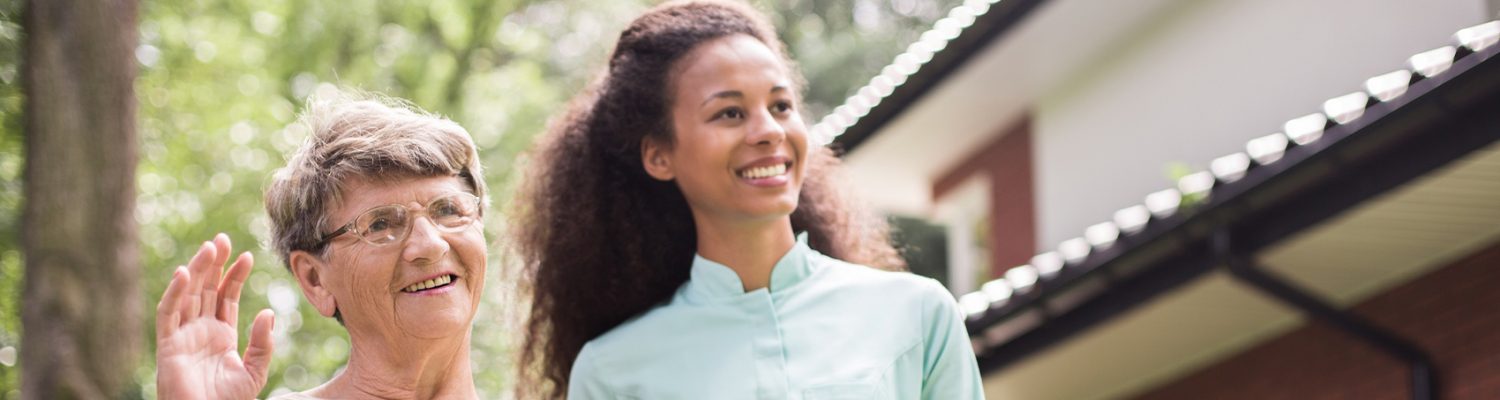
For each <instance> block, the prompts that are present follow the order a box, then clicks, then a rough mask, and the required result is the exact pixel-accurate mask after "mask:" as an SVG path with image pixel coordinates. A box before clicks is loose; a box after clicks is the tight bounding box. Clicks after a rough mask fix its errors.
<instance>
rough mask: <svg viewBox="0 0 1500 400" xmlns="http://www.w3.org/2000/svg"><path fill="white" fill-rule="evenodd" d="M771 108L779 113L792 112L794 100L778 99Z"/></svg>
mask: <svg viewBox="0 0 1500 400" xmlns="http://www.w3.org/2000/svg"><path fill="white" fill-rule="evenodd" d="M771 110H772V111H775V112H776V113H778V114H784V113H787V112H791V111H792V102H790V101H778V102H776V104H772V105H771Z"/></svg>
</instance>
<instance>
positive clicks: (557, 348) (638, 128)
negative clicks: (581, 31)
mask: <svg viewBox="0 0 1500 400" xmlns="http://www.w3.org/2000/svg"><path fill="white" fill-rule="evenodd" d="M732 35H748V36H751V37H754V38H755V39H757V40H759V41H760V42H761V43H763V44H765V45H766V46H767V47H769V48H771V49H772V51H774V52H775V53H776V54H778V55H779V56H780V58H781V59H782V61H783V62H784V63H785V65H786V66H787V69H788V71H789V73H791V74H792V75H793V76H794V79H796V80H797V85H798V86H799V87H798V90H799V91H800V89H801V88H800V86H801V79H802V78H801V76H800V74H798V73H797V72H796V68H795V66H794V65H793V64H792V62H791V60H790V59H789V58H787V56H786V51H785V49H784V48H783V45H782V43H781V41H780V39H779V38H777V36H776V33H775V30H774V29H772V27H771V25H770V24H769V23H767V22H766V21H765V19H764V17H763V16H762V15H761V14H760V13H759V12H757V11H755V10H754V9H752V8H750V7H748V6H745V5H743V4H738V3H729V2H719V1H691V2H673V3H668V4H663V5H660V6H657V7H655V8H653V9H651V10H649V11H647V12H646V13H645V14H643V15H641V16H640V17H639V18H636V19H635V21H633V22H631V24H630V26H629V27H628V28H626V29H625V31H624V32H622V33H621V34H620V39H619V42H618V43H617V44H616V46H615V50H614V53H613V54H612V55H611V57H610V60H609V68H608V70H607V71H606V72H605V73H604V74H603V75H602V76H601V77H600V78H599V79H598V80H597V81H595V82H594V84H593V85H591V86H590V87H589V89H587V90H586V91H584V92H583V93H582V94H580V95H579V96H577V97H576V98H575V99H574V100H573V102H572V103H571V104H570V106H569V108H568V110H567V111H566V113H565V114H562V115H561V116H560V118H558V119H555V120H553V121H552V124H551V126H550V129H549V130H548V132H547V134H546V135H545V136H544V138H543V139H542V140H541V142H539V144H538V147H537V148H536V149H534V150H533V152H534V153H533V154H532V155H531V157H532V160H531V162H530V166H529V171H528V175H527V182H525V183H524V184H523V186H522V188H521V191H520V194H519V196H520V197H519V199H518V200H517V207H518V208H517V209H516V210H515V211H516V217H517V219H516V225H515V229H516V231H515V239H516V242H515V243H514V244H515V245H516V247H517V250H518V252H519V253H520V254H519V256H520V259H521V260H522V269H521V271H522V273H523V275H524V276H523V277H522V282H524V283H523V288H524V290H525V294H526V295H529V296H530V298H531V302H530V316H529V320H528V322H527V323H526V325H525V329H526V336H525V341H524V343H523V345H522V349H521V353H520V363H519V365H518V370H519V371H520V374H521V376H520V381H521V384H520V385H518V386H519V387H520V388H521V389H519V391H518V393H517V394H518V395H520V396H521V397H526V398H531V397H539V398H561V397H564V396H566V391H567V386H568V375H569V372H570V371H571V370H572V367H573V361H574V359H575V358H576V357H577V356H578V353H579V352H580V351H581V350H582V348H583V345H584V344H585V343H587V342H588V341H590V340H593V339H594V338H596V337H598V336H600V335H602V334H604V333H605V332H608V331H609V330H610V329H613V328H615V327H616V326H618V325H620V324H621V323H623V322H625V321H626V320H627V319H630V318H631V317H635V316H637V315H641V314H642V313H645V312H646V311H647V310H650V309H651V308H652V307H654V306H656V305H659V304H662V303H663V302H665V301H667V300H668V299H670V298H671V296H672V293H673V292H674V291H675V290H676V289H677V288H678V287H679V286H681V285H682V284H683V283H684V282H687V279H688V271H689V269H690V267H691V265H692V260H693V255H694V254H695V252H696V251H697V238H696V232H695V230H694V226H693V216H692V212H691V211H690V210H689V208H688V203H687V200H686V199H685V198H684V197H683V194H682V192H681V191H680V190H679V189H678V187H677V185H676V184H675V183H673V182H663V181H658V180H656V179H653V178H652V177H651V176H649V175H647V173H646V171H645V169H644V168H643V167H642V164H641V141H642V140H644V138H645V137H647V136H648V135H650V136H651V137H652V138H653V139H656V140H666V142H665V143H672V135H673V133H672V129H671V128H672V125H671V116H670V115H669V109H670V103H671V100H672V99H671V98H670V96H669V84H670V82H669V80H670V79H671V78H672V77H671V71H673V68H672V67H673V65H674V63H675V62H677V60H678V59H680V58H682V57H683V56H684V55H686V54H687V53H688V52H690V51H692V50H693V49H694V48H695V47H696V46H698V45H699V44H701V43H704V42H707V41H710V40H713V39H717V38H722V37H727V36H732ZM805 162H807V168H808V173H807V176H806V178H804V179H805V181H804V183H803V188H802V191H801V194H800V196H799V199H798V206H797V208H796V210H795V211H794V212H793V213H792V216H791V220H792V227H793V229H794V230H795V231H805V232H807V234H808V244H809V246H811V247H812V248H814V249H817V250H818V251H820V252H823V253H825V254H828V255H829V256H832V257H835V258H839V259H842V260H846V261H850V262H854V263H858V264H864V265H869V266H873V267H877V268H883V269H893V270H899V269H903V268H904V262H903V261H902V260H901V258H900V257H899V255H898V254H897V252H896V250H895V249H894V248H893V247H892V246H891V244H890V240H889V227H888V224H887V223H886V222H885V220H884V219H882V218H880V217H878V216H876V215H874V214H872V213H869V212H867V211H866V210H864V209H862V208H859V207H856V206H855V204H853V203H852V202H851V201H849V200H850V198H849V197H848V196H846V195H845V192H844V190H842V189H841V188H839V187H838V185H836V183H837V182H838V176H837V169H838V167H839V163H840V162H839V159H838V158H837V157H836V156H835V155H834V154H833V152H832V151H831V150H829V149H827V148H823V147H816V148H814V149H811V150H810V151H809V154H808V159H807V160H806V161H805Z"/></svg>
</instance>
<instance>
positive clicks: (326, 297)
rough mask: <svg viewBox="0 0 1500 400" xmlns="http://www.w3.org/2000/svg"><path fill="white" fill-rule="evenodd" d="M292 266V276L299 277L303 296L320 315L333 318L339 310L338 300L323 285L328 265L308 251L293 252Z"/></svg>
mask: <svg viewBox="0 0 1500 400" xmlns="http://www.w3.org/2000/svg"><path fill="white" fill-rule="evenodd" d="M288 261H289V262H290V264H291V265H292V275H294V276H296V277H297V284H298V285H300V286H302V295H303V296H305V297H307V301H308V302H309V303H312V305H313V308H316V309H318V314H321V315H323V316H325V317H332V316H333V313H334V312H335V311H338V309H339V303H338V300H336V299H334V298H333V292H330V291H328V287H327V286H325V285H324V284H323V271H324V270H325V269H326V267H327V266H328V264H326V263H324V262H323V260H322V259H319V258H318V257H316V256H314V255H312V254H311V253H308V252H306V251H301V250H298V251H293V252H292V254H291V256H290V257H289V260H288Z"/></svg>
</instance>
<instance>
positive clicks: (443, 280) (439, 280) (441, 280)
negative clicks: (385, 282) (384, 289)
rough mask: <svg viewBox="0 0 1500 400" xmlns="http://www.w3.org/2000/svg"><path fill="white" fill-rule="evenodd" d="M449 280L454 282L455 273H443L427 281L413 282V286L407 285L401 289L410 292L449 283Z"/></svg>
mask: <svg viewBox="0 0 1500 400" xmlns="http://www.w3.org/2000/svg"><path fill="white" fill-rule="evenodd" d="M449 282H453V275H443V276H439V277H436V278H432V279H428V280H425V281H421V282H417V283H413V284H412V285H411V286H407V287H406V288H405V289H401V291H403V292H408V293H410V292H415V291H419V290H426V289H431V288H435V287H438V286H443V285H447V284H448V283H449Z"/></svg>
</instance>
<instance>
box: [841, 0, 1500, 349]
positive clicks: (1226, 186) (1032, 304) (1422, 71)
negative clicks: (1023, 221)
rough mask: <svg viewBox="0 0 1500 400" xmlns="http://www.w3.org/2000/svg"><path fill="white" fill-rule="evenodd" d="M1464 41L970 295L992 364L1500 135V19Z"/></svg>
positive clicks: (974, 332) (975, 328) (979, 338)
mask: <svg viewBox="0 0 1500 400" xmlns="http://www.w3.org/2000/svg"><path fill="white" fill-rule="evenodd" d="M966 4H967V3H966ZM976 24H977V23H976ZM1453 38H1454V42H1455V43H1454V44H1452V45H1450V46H1444V47H1440V48H1438V49H1434V50H1432V51H1427V52H1423V53H1420V54H1417V55H1415V56H1412V57H1411V58H1410V59H1408V63H1407V68H1406V69H1402V70H1398V71H1394V72H1391V73H1388V74H1383V75H1380V76H1377V77H1374V78H1371V79H1369V80H1367V81H1366V85H1365V90H1364V91H1362V92H1356V93H1349V94H1346V95H1342V96H1338V97H1335V98H1332V99H1330V100H1328V101H1327V102H1325V103H1324V107H1323V110H1321V112H1318V113H1312V114H1308V115H1305V116H1302V117H1298V118H1294V119H1291V120H1289V121H1287V122H1286V123H1285V124H1283V125H1282V128H1283V129H1282V132H1280V133H1276V134H1273V135H1268V136H1264V137H1260V138H1255V139H1251V140H1249V141H1248V142H1247V143H1246V146H1245V150H1244V151H1242V152H1236V153H1234V154H1230V155H1226V156H1224V157H1220V158H1217V159H1215V160H1214V161H1213V162H1212V164H1211V167H1210V169H1209V170H1208V171H1202V172H1198V173H1195V174H1192V175H1188V176H1186V177H1184V178H1182V179H1181V180H1180V181H1179V182H1178V185H1177V186H1178V187H1177V188H1170V189H1165V190H1162V191H1159V192H1156V193H1153V194H1151V195H1149V196H1147V197H1146V198H1145V200H1144V202H1143V204H1139V205H1134V206H1130V207H1126V208H1124V209H1121V210H1120V211H1118V212H1116V213H1115V215H1114V218H1113V220H1112V221H1105V222H1101V223H1099V224H1096V225H1093V226H1091V227H1089V228H1088V229H1087V230H1086V231H1085V232H1084V235H1083V236H1082V237H1079V238H1075V239H1071V240H1067V241H1064V242H1063V243H1061V244H1060V245H1059V246H1058V250H1056V251H1050V252H1045V253H1042V254H1039V255H1037V256H1035V257H1033V258H1032V259H1031V262H1030V263H1029V264H1026V265H1021V266H1017V267H1014V268H1011V269H1010V270H1008V272H1007V273H1006V274H1005V277H1004V278H1001V279H998V280H995V281H991V282H989V283H986V284H984V285H983V287H982V289H981V290H980V291H978V292H975V293H969V294H966V295H964V296H962V297H961V298H960V303H961V305H962V307H963V308H964V309H965V312H966V313H967V314H968V319H967V321H966V322H967V325H968V328H969V333H970V336H971V338H972V341H973V343H974V346H975V349H976V354H978V356H979V359H980V367H981V369H982V370H984V371H986V372H988V371H993V370H996V369H999V368H1003V367H1004V366H1006V365H1007V364H1009V363H1012V362H1015V361H1017V360H1020V359H1022V358H1024V357H1026V356H1028V355H1030V354H1032V353H1034V352H1036V351H1038V350H1040V349H1043V348H1046V347H1047V346H1050V345H1052V344H1055V343H1058V342H1061V341H1063V340H1066V339H1067V338H1068V337H1069V336H1071V335H1073V334H1075V333H1078V332H1080V331H1083V330H1086V329H1088V328H1089V327H1090V326H1093V325H1095V324H1098V323H1100V322H1102V321H1105V320H1107V319H1109V318H1111V317H1112V316H1114V315H1117V314H1118V313H1120V312H1122V311H1124V310H1127V309H1130V308H1131V307H1133V306H1135V305H1139V304H1142V303H1144V302H1146V301H1148V300H1150V299H1151V298H1153V297H1154V296H1156V295H1158V294H1160V293H1162V292H1164V291H1165V290H1167V289H1170V288H1172V287H1175V286H1178V285H1181V284H1182V283H1185V282H1188V281H1191V280H1193V279H1194V278H1196V277H1198V276H1200V275H1202V274H1203V273H1204V272H1205V271H1208V270H1210V269H1212V268H1214V267H1215V266H1216V265H1218V264H1219V263H1220V261H1221V260H1220V259H1221V258H1222V256H1223V254H1222V251H1223V250H1224V247H1225V246H1232V247H1233V250H1234V251H1236V252H1248V253H1253V252H1255V251H1257V250H1260V249H1263V248H1266V247H1267V246H1270V245H1273V244H1275V243H1277V242H1278V241H1280V240H1282V239H1283V238H1285V237H1287V236H1289V235H1290V234H1292V233H1295V232H1298V231H1301V230H1304V229H1307V228H1309V227H1312V226H1314V225H1316V224H1318V223H1320V222H1322V221H1325V220H1327V219H1328V218H1331V217H1333V216H1335V215H1337V214H1339V213H1340V212H1342V211H1343V210H1346V209H1348V208H1349V207H1351V206H1353V205H1355V204H1359V203H1361V202H1364V201H1366V200H1368V199H1370V198H1372V197H1374V196H1377V195H1379V194H1381V193H1384V192H1387V191H1389V190H1391V189H1392V188H1395V187H1398V186H1401V185H1403V184H1405V183H1406V182H1409V181H1411V180H1412V179H1414V178H1416V177H1418V176H1421V175H1423V174H1425V173H1428V172H1430V171H1433V170H1434V169H1436V168H1439V167H1441V166H1443V165H1445V164H1447V163H1449V162H1451V161H1453V160H1455V159H1458V158H1459V157H1462V156H1463V155H1465V154H1468V153H1470V152H1472V151H1475V150H1476V149H1480V148H1482V147H1484V146H1486V145H1488V144H1490V143H1493V142H1496V141H1497V140H1500V115H1497V113H1494V112H1493V110H1496V109H1500V61H1496V60H1494V57H1493V56H1494V55H1495V53H1496V52H1497V51H1500V46H1495V45H1494V44H1495V42H1496V41H1497V40H1500V22H1489V23H1486V24H1481V25H1478V26H1474V27H1471V28H1467V29H1463V30H1460V31H1458V33H1456V34H1455V35H1454V37H1453ZM938 76H941V75H938ZM877 79H879V78H877ZM929 85H931V84H930V83H929ZM861 92H862V93H863V90H862V91H861ZM892 93H895V92H894V91H893V92H892ZM877 94H878V93H877ZM881 104H885V103H881ZM892 107H894V106H892ZM878 108H879V106H878V105H877V106H876V107H873V108H872V111H870V114H871V115H874V113H875V111H876V110H877V109H878ZM830 118H835V117H830ZM826 121H827V119H826V118H825V122H826ZM851 124H852V123H851ZM820 125H822V124H821V123H820ZM837 125H843V121H842V120H840V121H838V123H837ZM859 125H860V126H863V125H864V123H861V124H859ZM846 126H847V125H846ZM824 129H829V128H824ZM871 131H873V128H872V129H871ZM847 134H854V135H859V134H860V133H858V132H853V131H851V132H849V133H847ZM864 135H868V132H865V133H864ZM840 140H851V141H852V143H857V142H858V140H862V139H860V138H857V137H856V138H852V139H843V137H842V136H841V137H840Z"/></svg>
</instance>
